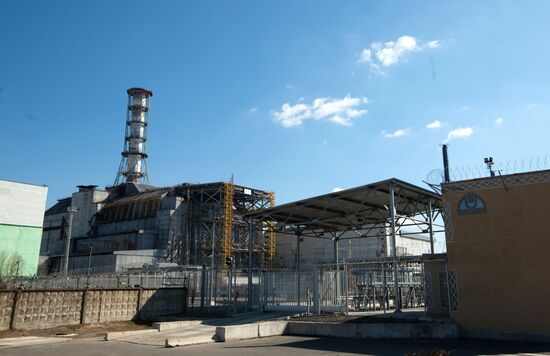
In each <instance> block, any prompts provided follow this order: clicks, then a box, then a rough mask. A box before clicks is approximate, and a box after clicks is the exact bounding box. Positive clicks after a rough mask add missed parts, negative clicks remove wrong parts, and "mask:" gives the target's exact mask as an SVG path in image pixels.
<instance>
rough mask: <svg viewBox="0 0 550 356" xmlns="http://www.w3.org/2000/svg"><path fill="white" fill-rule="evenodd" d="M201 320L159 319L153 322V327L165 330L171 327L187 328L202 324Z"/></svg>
mask: <svg viewBox="0 0 550 356" xmlns="http://www.w3.org/2000/svg"><path fill="white" fill-rule="evenodd" d="M202 322H203V321H202V320H181V321H159V322H156V323H153V328H154V329H157V330H158V331H166V330H172V329H180V328H188V327H191V326H197V325H201V324H202Z"/></svg>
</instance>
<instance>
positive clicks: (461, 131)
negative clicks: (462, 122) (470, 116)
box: [443, 127, 474, 143]
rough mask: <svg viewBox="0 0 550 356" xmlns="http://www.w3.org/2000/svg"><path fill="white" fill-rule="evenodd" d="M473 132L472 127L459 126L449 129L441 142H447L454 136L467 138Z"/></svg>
mask: <svg viewBox="0 0 550 356" xmlns="http://www.w3.org/2000/svg"><path fill="white" fill-rule="evenodd" d="M473 134H474V129H473V127H459V128H458V129H454V130H452V131H450V132H449V133H448V134H447V138H446V139H445V141H443V143H447V142H449V141H451V140H452V139H455V138H467V137H470V136H472V135H473Z"/></svg>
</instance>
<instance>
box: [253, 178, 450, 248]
mask: <svg viewBox="0 0 550 356" xmlns="http://www.w3.org/2000/svg"><path fill="white" fill-rule="evenodd" d="M392 190H393V191H394V204H395V214H396V215H395V217H396V220H400V221H398V224H397V225H398V226H399V228H400V227H402V226H406V225H407V224H408V225H416V226H417V227H418V228H420V229H421V230H422V231H424V232H427V231H426V230H427V228H428V226H427V225H428V224H429V221H430V220H432V221H433V220H434V219H435V218H436V217H437V215H438V214H439V211H440V209H441V207H442V205H443V202H442V199H441V195H439V194H436V193H434V192H431V191H429V190H427V189H424V188H421V187H419V186H416V185H414V184H410V183H407V182H404V181H402V180H399V179H396V178H392V179H387V180H383V181H380V182H376V183H371V184H367V185H363V186H359V187H355V188H351V189H347V190H342V191H339V192H334V193H330V194H325V195H320V196H316V197H312V198H308V199H303V200H298V201H295V202H292V203H288V204H283V205H278V206H275V207H273V208H268V209H263V210H259V211H255V212H253V213H250V214H247V215H246V217H247V218H248V219H254V220H256V221H264V222H268V221H271V222H275V224H274V225H272V227H271V228H272V229H274V230H275V231H276V232H290V233H294V234H299V235H306V236H313V237H321V238H322V237H327V236H325V233H330V234H331V235H332V236H331V237H330V238H334V237H337V236H338V235H342V234H343V233H344V232H346V231H354V230H359V229H361V230H363V231H364V230H365V227H366V226H369V227H370V229H373V228H380V227H382V226H387V224H388V223H390V221H391V211H390V205H391V199H390V196H391V194H390V191H392ZM430 215H431V219H430ZM434 225H435V224H434ZM370 236H371V235H370Z"/></svg>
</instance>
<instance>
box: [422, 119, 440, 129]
mask: <svg viewBox="0 0 550 356" xmlns="http://www.w3.org/2000/svg"><path fill="white" fill-rule="evenodd" d="M442 125H443V123H442V122H441V121H439V120H435V121H434V122H430V123H429V124H428V125H426V127H427V128H429V129H437V128H439V127H441V126H442Z"/></svg>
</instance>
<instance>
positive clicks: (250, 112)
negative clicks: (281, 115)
mask: <svg viewBox="0 0 550 356" xmlns="http://www.w3.org/2000/svg"><path fill="white" fill-rule="evenodd" d="M257 112H258V108H257V107H253V108H250V109H249V110H248V113H249V114H255V113H257Z"/></svg>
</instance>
